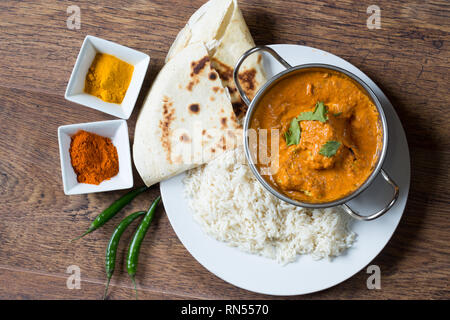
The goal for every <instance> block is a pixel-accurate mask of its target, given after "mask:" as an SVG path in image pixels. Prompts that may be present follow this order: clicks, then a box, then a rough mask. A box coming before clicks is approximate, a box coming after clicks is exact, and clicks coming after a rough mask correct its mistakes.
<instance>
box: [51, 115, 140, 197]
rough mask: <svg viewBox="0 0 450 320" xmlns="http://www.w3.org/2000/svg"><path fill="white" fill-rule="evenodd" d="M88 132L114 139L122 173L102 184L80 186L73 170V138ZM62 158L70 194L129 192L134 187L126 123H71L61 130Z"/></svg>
mask: <svg viewBox="0 0 450 320" xmlns="http://www.w3.org/2000/svg"><path fill="white" fill-rule="evenodd" d="M78 130H85V131H88V132H92V133H96V134H98V135H100V136H103V137H108V138H110V139H111V141H112V143H113V144H114V146H115V147H116V149H117V154H118V156H119V173H118V174H117V175H115V176H114V177H112V178H111V179H109V180H104V181H102V182H101V183H100V184H99V185H94V184H87V183H79V182H78V181H77V174H76V173H75V171H74V170H73V167H72V163H71V159H70V153H69V148H70V143H71V141H72V139H71V137H72V136H73V135H74V134H75V133H77V132H78ZM58 143H59V156H60V159H61V173H62V180H63V186H64V193H65V194H66V195H72V194H84V193H93V192H104V191H112V190H120V189H128V188H131V187H132V186H133V172H132V169H131V155H130V141H129V139H128V126H127V122H126V121H125V120H109V121H99V122H89V123H78V124H69V125H66V126H60V127H59V128H58Z"/></svg>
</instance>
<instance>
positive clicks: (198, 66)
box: [191, 56, 209, 77]
mask: <svg viewBox="0 0 450 320" xmlns="http://www.w3.org/2000/svg"><path fill="white" fill-rule="evenodd" d="M208 62H209V57H208V56H204V57H203V58H201V59H200V60H198V61H192V62H191V69H192V72H191V77H194V76H195V75H197V74H199V73H200V72H202V70H203V69H204V68H205V66H206V64H207V63H208Z"/></svg>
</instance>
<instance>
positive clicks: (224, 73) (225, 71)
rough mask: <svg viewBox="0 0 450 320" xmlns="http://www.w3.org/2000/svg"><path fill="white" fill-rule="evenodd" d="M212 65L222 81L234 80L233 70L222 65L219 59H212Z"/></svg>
mask: <svg viewBox="0 0 450 320" xmlns="http://www.w3.org/2000/svg"><path fill="white" fill-rule="evenodd" d="M212 64H213V67H214V69H215V70H216V71H217V73H218V74H219V77H220V79H222V81H228V80H232V79H233V68H232V67H230V66H228V65H226V64H225V63H222V62H221V61H219V60H217V59H214V58H213V59H212Z"/></svg>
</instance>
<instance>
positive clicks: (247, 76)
mask: <svg viewBox="0 0 450 320" xmlns="http://www.w3.org/2000/svg"><path fill="white" fill-rule="evenodd" d="M238 78H239V81H240V82H241V85H242V87H243V89H244V90H245V91H246V93H247V95H249V94H250V93H252V92H253V91H254V90H255V88H256V70H255V69H253V68H252V69H248V70H244V71H242V72H241V73H239V75H238Z"/></svg>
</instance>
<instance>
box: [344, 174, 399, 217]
mask: <svg viewBox="0 0 450 320" xmlns="http://www.w3.org/2000/svg"><path fill="white" fill-rule="evenodd" d="M380 172H381V175H382V176H383V178H384V180H386V182H387V183H389V184H390V185H391V186H392V188H393V189H394V196H393V197H392V200H391V201H390V202H389V203H388V204H387V206H386V207H384V208H383V209H381V210H380V211H378V212H376V213H374V214H371V215H370V216H362V215H360V214H359V213H357V212H355V211H354V210H353V209H352V208H350V207H349V206H348V205H347V204H346V203H344V204H342V207H343V208H344V210H345V211H346V212H347V213H348V214H349V215H351V216H352V217H353V218H355V219H358V220H363V221H370V220H375V219H376V218H379V217H381V216H382V215H383V214H385V213H386V212H387V211H388V210H389V209H390V208H392V206H393V205H394V203H395V202H396V201H397V199H398V193H399V189H398V186H397V184H396V183H395V182H394V180H392V179H391V178H390V177H389V175H388V174H387V173H386V171H384V170H383V169H381V170H380Z"/></svg>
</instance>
